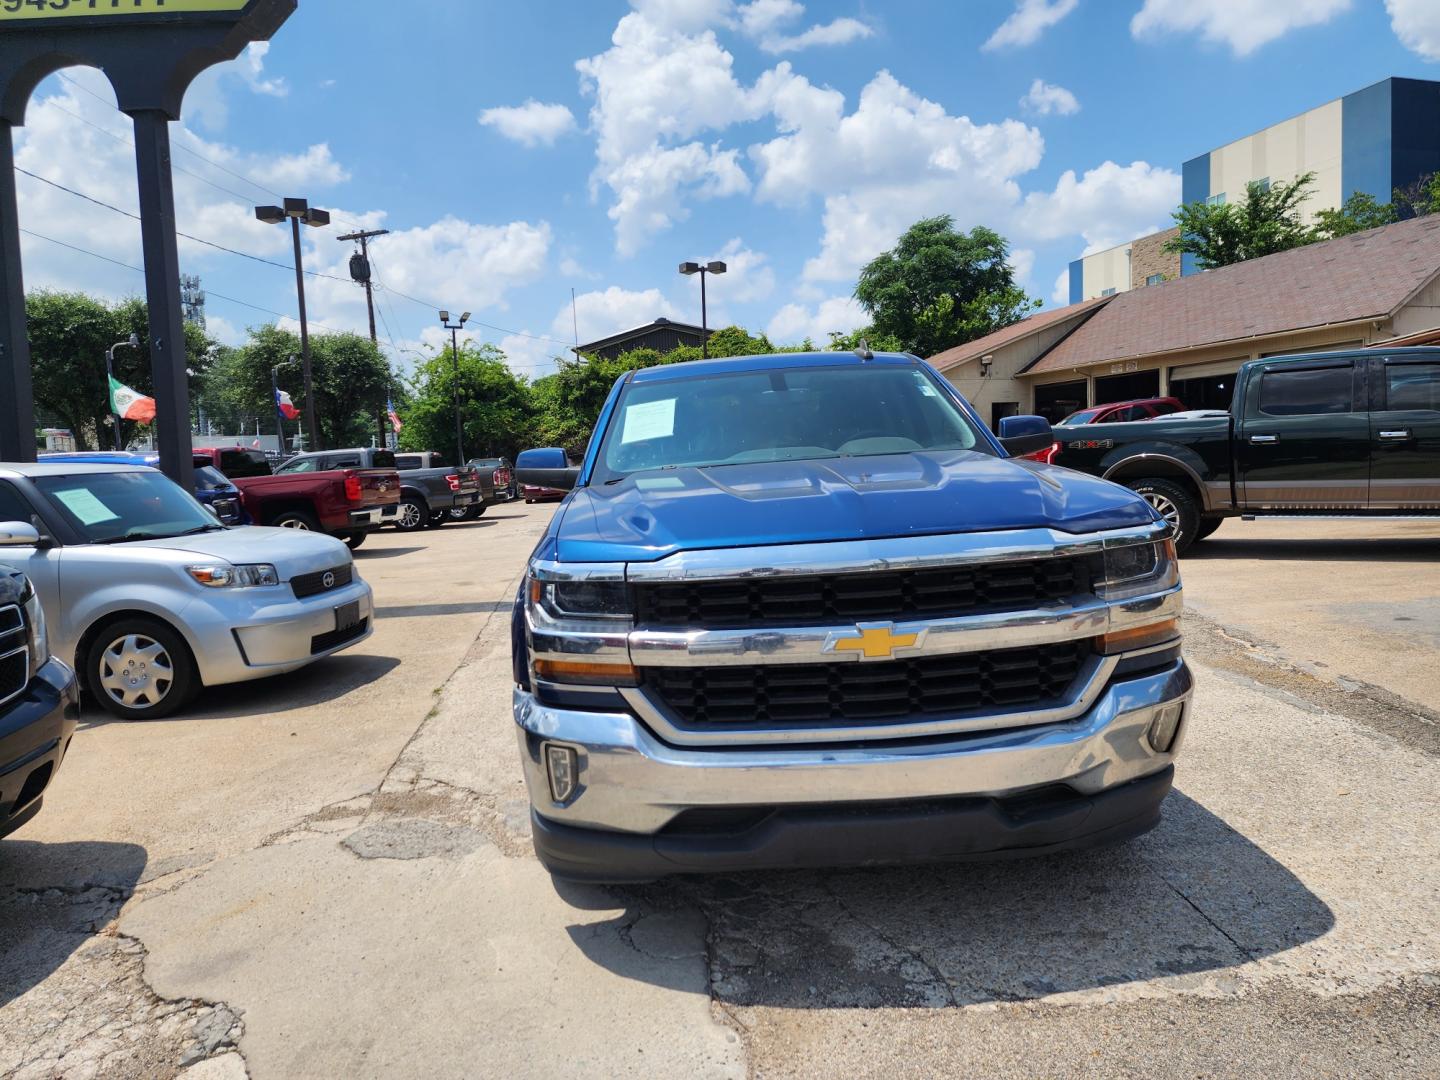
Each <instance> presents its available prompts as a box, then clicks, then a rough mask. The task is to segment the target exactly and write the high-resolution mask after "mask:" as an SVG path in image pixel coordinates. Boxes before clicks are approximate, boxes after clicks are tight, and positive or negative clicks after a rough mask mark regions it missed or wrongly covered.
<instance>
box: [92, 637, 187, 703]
mask: <svg viewBox="0 0 1440 1080" xmlns="http://www.w3.org/2000/svg"><path fill="white" fill-rule="evenodd" d="M174 682H175V667H174V665H173V664H172V663H171V661H170V654H169V653H167V652H166V651H165V646H163V645H161V644H160V643H159V642H158V641H156V640H155V639H154V638H148V637H146V636H145V635H144V634H127V635H125V636H124V637H120V638H116V639H115V640H114V641H112V642H111V643H110V645H109V647H108V648H107V649H106V650H105V651H104V652H103V653H101V654H100V685H101V686H102V687H103V688H104V690H105V693H107V694H109V695H110V698H111V700H113V701H115V702H117V703H118V704H120V705H124V706H125V707H126V708H128V709H143V708H150V707H153V706H155V705H159V704H160V702H162V701H164V700H165V698H166V696H167V695H168V694H169V693H170V687H171V686H172V685H173V684H174Z"/></svg>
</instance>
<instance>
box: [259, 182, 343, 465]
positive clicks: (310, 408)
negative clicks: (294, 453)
mask: <svg viewBox="0 0 1440 1080" xmlns="http://www.w3.org/2000/svg"><path fill="white" fill-rule="evenodd" d="M255 216H256V217H257V218H259V219H260V220H261V221H263V222H265V224H267V225H279V224H280V223H281V222H283V221H284V220H285V219H286V218H289V219H290V228H291V232H292V233H293V235H294V239H295V291H296V293H297V294H298V295H299V298H300V362H301V369H302V371H303V372H304V378H305V449H307V450H319V449H320V433H319V428H318V427H317V426H316V424H315V393H314V386H313V382H312V378H311V368H310V321H309V319H308V318H307V317H306V314H305V263H304V261H303V260H302V258H301V254H300V226H301V225H302V224H303V225H311V226H314V227H315V228H321V227H323V226H326V225H329V224H330V211H328V210H317V209H315V208H314V207H312V206H311V205H310V204H309V203H308V202H306V201H305V200H304V199H286V200H285V205H284V206H283V207H282V206H257V207H256V208H255Z"/></svg>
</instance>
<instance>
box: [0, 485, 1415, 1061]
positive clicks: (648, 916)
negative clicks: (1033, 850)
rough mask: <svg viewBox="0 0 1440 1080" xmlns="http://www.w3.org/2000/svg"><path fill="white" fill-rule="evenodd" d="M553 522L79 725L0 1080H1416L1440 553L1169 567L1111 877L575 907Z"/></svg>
mask: <svg viewBox="0 0 1440 1080" xmlns="http://www.w3.org/2000/svg"><path fill="white" fill-rule="evenodd" d="M552 509H553V508H552V507H550V506H543V505H542V506H534V507H525V506H523V505H522V506H511V507H497V508H493V509H492V510H491V511H490V513H489V514H488V515H487V516H486V517H485V518H484V519H482V520H481V521H480V522H477V523H473V524H465V525H454V526H449V527H447V528H445V529H443V530H440V531H438V532H426V533H421V534H418V535H400V534H394V533H389V534H384V535H382V536H380V537H378V538H376V539H374V540H372V541H371V543H370V544H368V545H367V546H366V547H365V549H364V550H363V551H361V552H360V553H359V554H358V561H359V563H360V567H361V571H362V573H363V574H364V575H365V577H366V578H367V579H368V580H370V581H371V582H372V583H373V585H374V587H375V590H376V597H377V605H378V608H379V621H378V625H377V631H376V633H375V635H374V636H373V637H372V638H371V639H370V640H369V641H367V642H365V643H364V644H363V645H362V646H360V647H358V648H356V649H354V650H353V651H351V652H349V653H346V654H342V655H341V656H339V657H336V658H333V659H331V660H329V661H326V662H324V663H322V664H319V665H316V666H315V667H312V668H311V669H309V670H307V671H305V672H302V673H300V674H298V675H295V676H291V677H288V678H284V679H280V680H276V681H272V682H269V683H262V684H254V685H251V686H245V687H238V688H227V689H226V690H224V691H221V692H218V693H209V694H206V695H204V696H202V697H201V698H200V699H199V701H198V702H197V703H196V705H195V706H194V707H193V708H192V709H191V710H190V711H189V712H187V713H186V714H184V715H182V716H180V717H177V718H175V719H172V720H169V721H163V722H158V723H154V724H123V723H117V722H111V721H109V720H104V719H101V718H99V717H97V716H93V715H91V716H89V717H88V718H87V722H86V723H85V724H83V725H82V729H81V731H80V733H79V735H78V736H77V738H76V741H75V743H74V745H73V747H72V750H71V754H70V757H69V759H68V760H67V762H66V764H65V768H64V769H63V770H62V771H61V773H60V775H59V778H58V780H57V781H56V783H55V785H54V786H53V788H52V790H51V793H50V794H49V796H47V802H46V806H45V809H44V811H43V812H42V813H41V815H40V816H39V817H38V818H37V819H36V820H35V821H34V822H32V823H31V824H30V825H27V826H26V827H25V828H24V829H23V830H21V831H20V832H18V833H17V834H15V835H14V836H13V837H12V838H10V839H9V840H6V841H0V1074H3V1075H6V1076H10V1075H14V1076H19V1077H27V1078H30V1077H49V1076H55V1075H60V1076H76V1077H85V1076H103V1077H107V1078H108V1077H142V1076H143V1077H168V1076H173V1075H177V1074H182V1073H183V1074H184V1075H187V1076H190V1077H192V1078H196V1080H210V1078H224V1077H242V1076H244V1075H246V1074H247V1072H248V1074H249V1075H252V1076H256V1077H290V1076H306V1077H331V1076H335V1077H339V1076H345V1077H360V1076H401V1075H404V1076H409V1075H430V1076H548V1075H555V1074H559V1073H562V1072H563V1073H565V1074H568V1075H579V1076H599V1075H603V1076H612V1075H622V1074H628V1075H638V1076H672V1075H673V1076H678V1075H684V1076H695V1077H710V1076H717V1077H739V1076H747V1075H750V1076H763V1077H781V1076H876V1077H879V1076H886V1077H891V1076H901V1075H916V1076H920V1075H957V1076H958V1075H963V1076H974V1077H991V1076H993V1077H1008V1076H1017V1077H1018V1076H1026V1077H1028V1076H1052V1077H1068V1076H1076V1077H1079V1076H1086V1077H1092V1076H1129V1075H1149V1076H1161V1075H1164V1076H1192V1077H1229V1076H1237V1077H1238V1076H1253V1075H1256V1074H1262V1073H1263V1074H1268V1075H1270V1076H1272V1077H1313V1076H1335V1077H1351V1076H1393V1077H1435V1076H1436V1075H1437V1073H1440V1069H1437V1065H1436V1062H1440V829H1437V828H1436V825H1435V822H1436V820H1437V818H1440V713H1437V712H1436V711H1435V703H1436V702H1440V663H1437V658H1440V526H1436V525H1434V524H1421V523H1416V524H1408V523H1407V524H1393V523H1385V524H1376V525H1373V526H1365V525H1361V524H1349V523H1341V522H1326V523H1299V522H1277V523H1273V524H1246V523H1240V522H1234V523H1227V524H1226V525H1225V526H1224V527H1223V528H1222V529H1221V530H1220V531H1219V532H1218V533H1217V534H1216V536H1215V538H1214V539H1213V540H1211V541H1210V542H1207V543H1206V544H1204V545H1201V546H1200V547H1198V548H1197V549H1196V551H1195V553H1194V555H1193V557H1191V558H1189V559H1187V560H1186V562H1185V565H1184V571H1185V575H1186V584H1187V607H1188V609H1189V612H1188V615H1187V647H1188V649H1189V652H1190V655H1191V657H1192V660H1193V662H1194V664H1195V667H1196V669H1197V676H1198V684H1199V685H1198V690H1197V699H1196V713H1195V721H1194V724H1193V726H1192V728H1191V732H1190V735H1189V737H1188V741H1187V744H1186V747H1185V752H1184V754H1183V756H1182V758H1181V761H1180V764H1179V766H1178V770H1177V790H1176V793H1175V794H1174V795H1173V796H1172V797H1171V800H1170V802H1169V803H1167V811H1166V816H1165V820H1164V822H1163V824H1162V825H1161V827H1160V828H1158V829H1157V830H1156V831H1154V832H1153V833H1151V834H1149V835H1148V836H1146V837H1144V838H1142V839H1141V840H1138V841H1136V842H1133V843H1131V844H1129V845H1125V846H1122V847H1119V848H1114V849H1107V850H1104V851H1100V852H1091V853H1085V854H1076V855H1068V856H1059V857H1052V858H1047V859H1039V860H1030V861H1021V862H1013V863H1004V864H996V865H988V866H965V867H938V868H937V867H920V868H904V869H895V870H865V871H834V872H825V873H783V874H753V875H743V876H731V877H724V878H711V879H687V880H679V881H672V882H667V883H661V884H657V885H652V886H646V887H641V888H627V889H603V888H596V887H575V886H560V887H558V888H557V887H556V885H555V884H554V883H552V882H551V880H550V878H549V877H548V876H547V875H546V874H544V873H543V872H542V871H541V869H540V868H539V866H538V864H537V863H536V862H535V860H534V858H533V856H532V855H531V854H530V852H529V847H528V843H529V841H528V817H527V812H526V801H525V795H524V788H523V783H522V780H521V777H520V773H519V768H518V764H517V760H516V749H515V738H514V735H513V732H512V724H511V720H510V702H509V686H510V675H509V667H508V655H509V641H508V624H507V612H508V607H509V597H510V596H512V595H513V592H514V588H515V584H516V581H517V579H518V577H519V575H520V574H521V572H522V568H523V565H524V561H525V557H526V555H527V554H528V553H529V550H530V548H531V547H532V546H533V544H534V542H535V539H536V538H537V536H538V535H539V533H540V531H541V530H542V529H543V527H544V523H545V521H546V520H547V518H548V516H549V514H550V513H551V511H552Z"/></svg>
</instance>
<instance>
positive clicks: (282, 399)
mask: <svg viewBox="0 0 1440 1080" xmlns="http://www.w3.org/2000/svg"><path fill="white" fill-rule="evenodd" d="M275 411H276V412H278V413H279V414H280V415H281V416H283V417H284V418H285V419H286V420H294V419H295V418H296V417H298V416H299V415H300V410H299V409H297V408H296V407H295V403H294V402H293V401H291V400H290V395H289V394H287V393H286V392H285V391H284V390H276V391H275Z"/></svg>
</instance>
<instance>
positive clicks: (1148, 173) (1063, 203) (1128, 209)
mask: <svg viewBox="0 0 1440 1080" xmlns="http://www.w3.org/2000/svg"><path fill="white" fill-rule="evenodd" d="M1179 203H1180V175H1179V174H1178V173H1176V172H1173V171H1172V170H1170V169H1165V168H1160V167H1158V166H1155V165H1151V164H1149V163H1148V162H1144V161H1136V162H1132V163H1131V164H1129V165H1117V164H1116V163H1115V162H1113V161H1106V162H1104V163H1103V164H1101V165H1098V166H1096V167H1095V168H1093V169H1089V170H1087V171H1086V172H1085V174H1084V175H1083V176H1078V177H1077V176H1076V175H1075V170H1074V169H1067V170H1066V171H1065V172H1064V173H1063V174H1062V175H1061V177H1060V179H1059V180H1058V181H1056V184H1055V189H1054V190H1053V191H1049V192H1038V191H1037V192H1031V193H1030V194H1029V195H1026V196H1025V201H1024V203H1023V204H1022V205H1021V207H1020V209H1019V210H1018V212H1017V213H1016V218H1015V221H1016V226H1017V229H1018V230H1019V232H1020V233H1021V234H1022V235H1023V236H1024V237H1025V238H1027V239H1032V240H1036V241H1042V242H1044V241H1053V240H1061V239H1064V238H1065V237H1068V236H1074V235H1075V234H1076V233H1077V232H1078V233H1079V234H1080V235H1081V236H1083V237H1084V238H1085V242H1086V254H1089V253H1090V252H1092V251H1102V250H1104V249H1105V248H1108V247H1114V246H1115V245H1116V244H1123V243H1125V241H1127V240H1133V239H1135V238H1136V237H1137V236H1142V235H1145V234H1146V233H1152V232H1156V231H1158V229H1160V228H1168V226H1169V218H1170V212H1171V211H1172V210H1174V209H1175V207H1176V206H1178V205H1179ZM1161 223H1164V224H1161Z"/></svg>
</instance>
